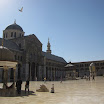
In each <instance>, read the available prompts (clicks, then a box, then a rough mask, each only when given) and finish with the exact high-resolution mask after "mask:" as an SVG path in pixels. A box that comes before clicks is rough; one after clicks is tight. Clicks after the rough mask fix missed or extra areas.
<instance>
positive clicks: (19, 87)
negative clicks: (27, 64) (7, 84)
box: [16, 79, 22, 94]
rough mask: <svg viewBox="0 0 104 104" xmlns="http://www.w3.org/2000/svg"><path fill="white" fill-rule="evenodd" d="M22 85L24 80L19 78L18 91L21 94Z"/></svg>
mask: <svg viewBox="0 0 104 104" xmlns="http://www.w3.org/2000/svg"><path fill="white" fill-rule="evenodd" d="M21 85H22V80H21V79H18V80H17V82H16V87H17V93H18V94H21Z"/></svg>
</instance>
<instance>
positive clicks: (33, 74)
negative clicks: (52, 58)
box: [31, 62, 35, 81]
mask: <svg viewBox="0 0 104 104" xmlns="http://www.w3.org/2000/svg"><path fill="white" fill-rule="evenodd" d="M31 80H32V81H34V80H35V63H34V62H32V64H31Z"/></svg>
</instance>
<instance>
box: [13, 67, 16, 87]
mask: <svg viewBox="0 0 104 104" xmlns="http://www.w3.org/2000/svg"><path fill="white" fill-rule="evenodd" d="M13 72H14V73H13V74H14V80H13V83H14V88H15V77H16V67H14V68H13Z"/></svg>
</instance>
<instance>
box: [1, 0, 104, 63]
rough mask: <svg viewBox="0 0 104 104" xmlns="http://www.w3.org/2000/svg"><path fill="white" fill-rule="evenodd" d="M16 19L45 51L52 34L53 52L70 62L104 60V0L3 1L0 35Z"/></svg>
mask: <svg viewBox="0 0 104 104" xmlns="http://www.w3.org/2000/svg"><path fill="white" fill-rule="evenodd" d="M22 6H23V12H22V13H21V12H19V11H18V9H20V8H21V7H22ZM15 19H16V23H17V24H18V25H20V26H21V27H22V28H23V30H24V32H25V35H29V34H35V35H36V36H37V37H38V39H39V40H40V41H41V42H42V44H43V51H46V49H47V42H48V37H49V38H50V43H51V50H52V54H55V55H57V56H61V57H63V58H64V59H65V60H66V61H67V62H69V61H72V62H80V61H93V60H104V0H0V37H2V31H3V30H4V29H5V28H6V27H7V26H8V25H10V24H13V23H14V20H15Z"/></svg>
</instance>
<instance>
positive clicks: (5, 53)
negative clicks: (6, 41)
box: [0, 46, 14, 61]
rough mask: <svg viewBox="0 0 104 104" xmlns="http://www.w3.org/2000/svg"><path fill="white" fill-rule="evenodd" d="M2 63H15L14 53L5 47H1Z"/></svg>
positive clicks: (0, 56) (0, 57)
mask: <svg viewBox="0 0 104 104" xmlns="http://www.w3.org/2000/svg"><path fill="white" fill-rule="evenodd" d="M0 61H14V55H13V53H12V52H11V51H10V50H9V49H8V48H6V47H3V46H0Z"/></svg>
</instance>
